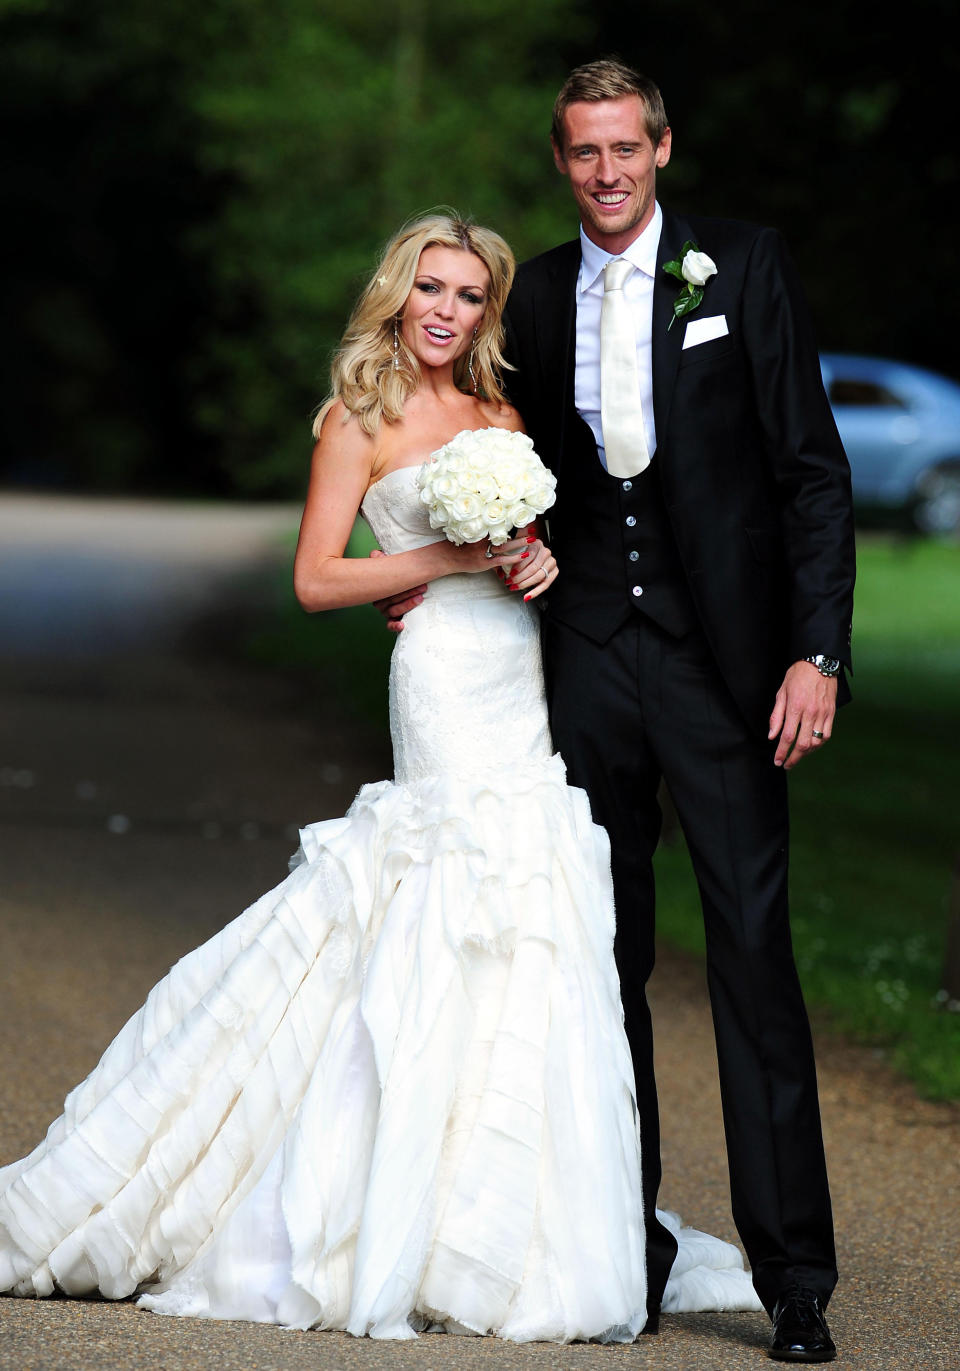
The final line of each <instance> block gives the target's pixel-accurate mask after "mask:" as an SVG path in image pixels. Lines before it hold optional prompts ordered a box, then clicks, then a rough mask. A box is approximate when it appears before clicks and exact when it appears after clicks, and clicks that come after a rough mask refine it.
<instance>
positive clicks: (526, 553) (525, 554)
mask: <svg viewBox="0 0 960 1371" xmlns="http://www.w3.org/2000/svg"><path fill="white" fill-rule="evenodd" d="M529 556H530V553H529V552H521V553H520V560H521V562H522V561H523V559H524V557H529Z"/></svg>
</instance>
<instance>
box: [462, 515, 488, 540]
mask: <svg viewBox="0 0 960 1371" xmlns="http://www.w3.org/2000/svg"><path fill="white" fill-rule="evenodd" d="M457 531H458V532H459V534H460V536H461V538H462V539H463V541H464V542H466V543H477V542H479V541H480V539H481V538H482V537H483V536H484V535H485V534H486V531H487V525H486V523H485V522H484V520H483V517H482V516H480V515H478V516H477V518H475V519H461V520H460V521H459V522H458V524H457Z"/></svg>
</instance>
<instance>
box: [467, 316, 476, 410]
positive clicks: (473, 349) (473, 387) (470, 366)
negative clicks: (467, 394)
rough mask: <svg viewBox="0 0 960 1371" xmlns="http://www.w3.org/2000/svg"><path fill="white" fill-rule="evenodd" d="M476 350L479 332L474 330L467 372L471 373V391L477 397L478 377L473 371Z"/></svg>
mask: <svg viewBox="0 0 960 1371" xmlns="http://www.w3.org/2000/svg"><path fill="white" fill-rule="evenodd" d="M476 350H477V330H476V329H474V330H473V341H472V342H471V344H470V356H469V357H468V358H467V371H468V372H469V375H470V389H471V390H472V391H473V393H474V395H476V393H477V378H476V376H475V374H474V370H473V354H474V353H475V352H476Z"/></svg>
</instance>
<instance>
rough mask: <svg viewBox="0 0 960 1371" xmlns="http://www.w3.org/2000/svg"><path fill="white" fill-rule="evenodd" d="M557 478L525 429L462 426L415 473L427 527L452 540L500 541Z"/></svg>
mask: <svg viewBox="0 0 960 1371" xmlns="http://www.w3.org/2000/svg"><path fill="white" fill-rule="evenodd" d="M556 484H557V478H556V477H555V476H554V474H553V472H552V471H548V470H547V468H546V467H545V466H544V465H543V463H542V462H541V460H540V458H539V457H538V456H537V454H536V453H535V452H534V450H533V443H532V441H531V440H530V439H529V438H528V437H527V435H526V434H525V433H512V432H511V431H510V430H509V429H505V428H482V429H464V430H463V432H462V433H458V434H457V436H456V437H455V438H451V439H450V441H449V443H444V445H443V447H442V448H440V449H438V451H436V452H434V453H432V454H431V456H430V458H429V460H428V461H426V462H424V464H423V466H422V467H421V468H420V473H419V475H418V476H417V489H418V490H419V491H420V499H421V500H422V501H423V503H424V504H425V505H426V506H427V508H428V509H429V511H430V527H431V528H439V529H442V530H443V533H444V536H445V537H447V538H449V540H450V542H451V543H458V544H459V543H479V542H480V540H481V539H482V538H489V539H490V542H491V543H493V544H494V545H499V544H500V543H505V542H506V541H507V539H508V538H509V537H510V530H511V529H512V528H518V527H521V526H523V525H524V524H529V523H531V522H532V520H533V519H535V518H536V516H537V515H538V514H543V513H544V512H545V511H546V510H548V509H549V508H550V506H551V505H552V504H553V503H554V501H555V500H556V498H557V497H556V493H555V488H556Z"/></svg>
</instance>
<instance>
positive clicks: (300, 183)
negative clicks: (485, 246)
mask: <svg viewBox="0 0 960 1371" xmlns="http://www.w3.org/2000/svg"><path fill="white" fill-rule="evenodd" d="M952 32H953V29H952V27H951V9H950V0H917V3H916V4H915V5H914V6H913V8H912V9H911V11H910V14H909V22H905V20H904V17H903V16H902V15H900V16H892V17H890V18H889V19H883V18H881V17H880V16H878V14H877V12H876V11H875V9H873V8H869V9H868V7H867V5H866V3H865V0H836V2H835V3H834V5H833V6H832V7H831V8H830V10H829V13H824V12H823V11H821V10H819V9H810V8H809V7H808V8H806V9H803V8H796V9H788V10H783V9H782V8H781V9H771V8H770V7H769V6H768V5H765V4H761V3H760V0H730V3H729V4H727V5H725V6H721V7H717V6H716V5H707V4H706V3H705V0H684V3H683V4H682V5H681V4H680V3H679V0H651V3H650V4H649V5H646V6H643V7H640V8H630V7H624V6H623V5H622V4H621V3H620V2H619V0H617V3H616V4H615V3H614V0H589V3H587V0H526V3H525V4H523V5H518V4H516V3H515V0H483V3H480V0H451V2H450V3H440V0H396V3H395V4H394V5H392V6H389V7H386V8H383V9H380V8H378V9H377V10H373V9H370V8H368V7H363V6H359V5H357V4H356V3H354V2H352V0H322V3H318V0H273V3H270V4H268V3H266V0H204V3H203V4H202V5H198V4H196V3H188V0H162V3H159V4H158V3H156V0H84V2H83V4H76V3H75V0H0V87H2V89H3V92H4V97H3V105H2V108H3V117H4V123H5V128H4V130H3V140H4V145H5V148H6V151H7V160H8V167H7V170H6V174H5V176H4V177H3V178H2V180H0V206H2V211H3V218H4V223H5V225H6V226H7V227H8V229H10V230H12V234H13V249H12V251H11V252H10V253H9V255H8V257H7V259H6V260H5V263H4V266H5V269H6V275H7V277H8V278H9V279H8V281H7V282H6V283H5V297H6V301H7V304H8V325H7V329H6V331H5V334H4V337H3V339H2V341H0V349H2V362H0V371H2V382H0V384H2V387H3V391H2V395H3V403H2V413H3V423H4V429H5V435H6V436H5V447H6V449H7V452H8V462H9V465H10V471H11V473H12V475H13V477H14V478H15V479H20V480H28V481H34V482H35V481H38V480H44V479H49V480H56V481H59V482H69V483H72V484H74V485H79V486H88V487H89V486H99V487H101V488H112V489H117V488H124V487H126V488H167V489H181V490H185V489H191V488H192V489H200V490H208V491H215V490H224V489H230V490H236V491H238V492H241V493H246V494H278V493H284V494H291V493H293V494H296V493H299V491H300V490H301V489H302V485H303V480H304V476H305V470H306V460H307V455H308V450H309V436H308V434H309V420H310V413H311V410H312V409H313V407H314V406H315V405H316V403H317V402H318V401H319V400H320V398H321V397H322V395H323V392H324V388H325V383H326V372H327V366H328V360H329V353H330V350H331V348H332V347H333V345H334V344H335V342H336V340H337V338H338V337H339V334H340V331H341V329H342V326H343V323H344V320H345V317H346V314H347V312H348V310H349V307H350V303H351V301H352V299H353V297H354V295H355V293H356V290H357V287H358V285H359V283H360V282H361V281H362V280H363V279H364V277H365V276H366V274H367V272H368V271H369V270H370V268H371V265H372V263H373V261H374V258H375V255H376V252H377V249H378V247H379V246H380V244H381V243H382V242H383V240H384V239H385V238H386V237H387V236H388V235H389V234H390V233H391V232H392V231H393V230H394V229H395V228H396V227H397V225H398V224H400V223H401V222H403V221H404V220H405V219H407V218H409V217H411V216H412V215H415V214H417V213H419V212H421V211H423V210H425V209H428V208H430V207H432V206H435V205H440V204H446V205H452V206H454V207H456V208H457V209H458V210H460V211H461V212H462V213H464V214H472V215H473V216H474V217H475V218H477V219H478V220H480V221H482V222H486V223H489V224H491V225H492V226H493V227H495V228H497V229H498V230H500V231H501V232H502V233H504V234H505V236H506V237H507V238H508V239H509V240H510V241H511V242H512V243H513V245H514V247H515V248H516V250H517V252H518V255H519V256H521V257H523V256H525V255H529V254H530V253H532V252H534V251H537V250H539V249H541V248H542V247H546V246H549V245H550V244H552V243H554V242H557V241H559V240H560V239H562V238H564V237H568V236H570V235H571V234H572V232H573V231H574V230H575V223H574V221H573V215H572V212H571V206H570V203H569V197H568V194H567V191H566V188H565V186H564V185H563V183H562V181H561V180H560V178H559V177H557V175H556V173H555V171H554V170H553V167H552V164H551V160H550V154H549V148H548V145H547V141H546V135H547V127H548V123H549V115H550V108H551V104H552V100H553V96H554V94H555V92H556V89H557V87H558V85H559V83H560V81H561V80H562V78H563V76H564V74H565V73H566V71H567V70H568V69H569V68H570V66H572V65H574V64H575V63H577V62H580V61H585V60H588V59H590V58H591V57H594V56H597V55H599V54H601V53H609V52H617V53H619V54H620V55H621V56H623V57H624V58H625V59H626V60H627V61H630V62H632V63H633V64H634V65H636V66H638V67H639V68H640V69H641V70H645V71H647V72H649V74H650V75H652V76H653V77H654V78H655V79H657V80H658V81H659V82H660V84H661V86H662V88H663V90H664V93H665V96H666V100H667V108H668V111H669V113H670V116H671V122H672V124H673V128H674V139H675V141H674V158H673V161H672V162H671V165H670V167H669V168H668V169H667V170H666V172H665V173H664V174H663V176H662V181H661V189H662V198H663V199H664V200H665V201H666V202H668V203H670V204H673V205H675V206H677V207H679V208H688V209H691V210H698V211H701V212H704V213H717V214H729V215H733V216H736V217H741V218H753V219H757V220H761V221H763V222H772V223H775V224H778V225H779V226H780V227H781V228H782V229H783V230H784V232H785V234H786V236H787V239H788V241H789V242H790V244H791V246H792V248H793V250H794V252H795V254H796V256H797V257H798V259H799V262H800V266H801V270H802V272H803V275H804V278H805V280H806V283H807V286H808V290H809V293H810V296H811V299H812V301H813V304H814V309H815V313H816V316H817V321H818V325H819V332H820V337H821V341H822V343H823V344H824V345H825V346H831V347H840V348H847V349H851V350H852V349H858V350H861V351H872V352H880V353H887V354H894V355H898V356H903V357H905V358H908V359H912V360H915V361H921V362H926V363H928V364H932V365H934V366H936V367H938V368H939V369H941V370H945V371H954V372H956V371H958V370H960V356H958V346H960V345H958V343H957V341H956V339H955V337H954V335H953V334H952V333H951V332H950V331H949V330H948V329H945V328H944V327H943V326H942V324H941V322H940V320H941V316H942V315H943V314H944V313H945V300H946V292H947V291H948V290H949V288H950V287H949V283H950V282H952V281H953V280H954V279H956V275H957V266H958V264H957V249H956V246H955V241H954V239H953V238H952V237H947V238H945V236H944V235H942V233H940V231H939V230H940V224H941V221H942V220H943V219H944V218H945V207H946V200H947V195H948V192H949V189H950V187H951V186H952V184H954V183H955V180H956V173H957V154H956V151H955V149H954V146H953V142H952V140H951V137H950V130H951V128H952V123H953V118H952V113H951V112H950V111H948V110H947V108H946V100H947V97H948V96H949V95H950V94H952V89H953V87H954V86H955V84H956V77H957V75H958V74H960V73H958V62H957V50H956V43H955V41H953V40H951V37H950V35H951V34H952Z"/></svg>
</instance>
